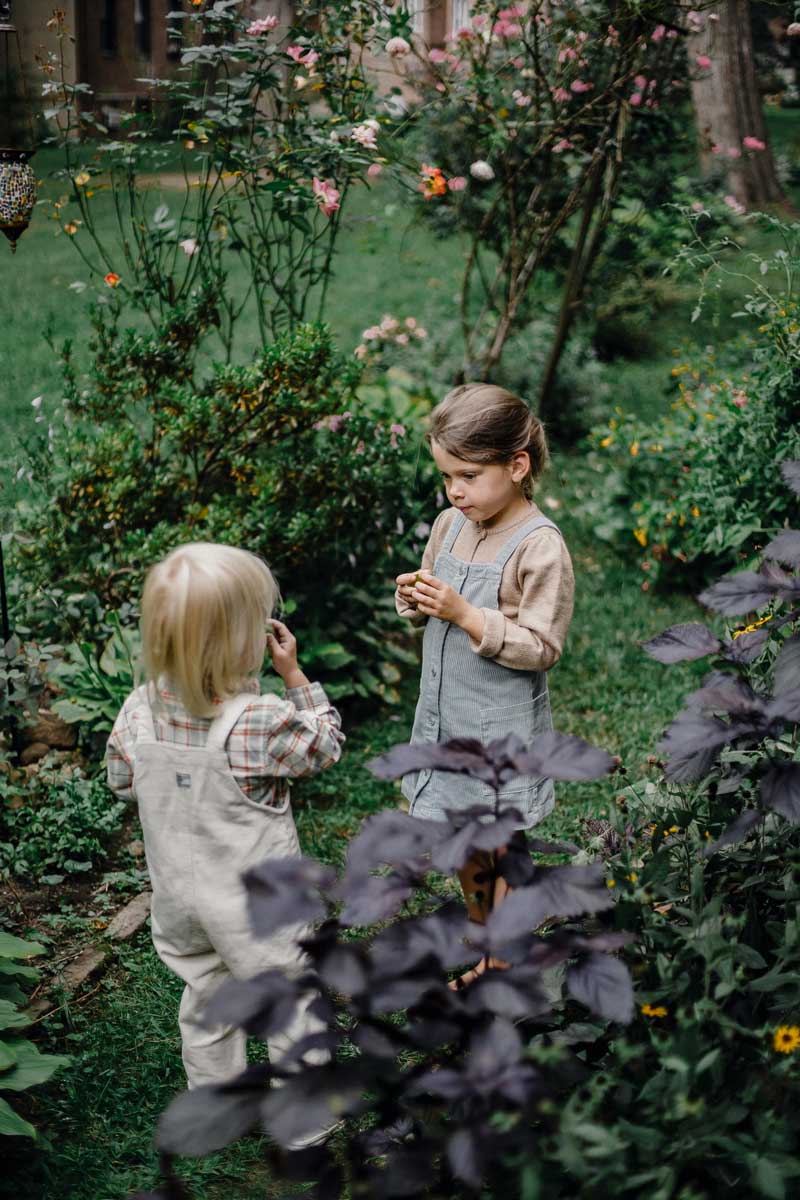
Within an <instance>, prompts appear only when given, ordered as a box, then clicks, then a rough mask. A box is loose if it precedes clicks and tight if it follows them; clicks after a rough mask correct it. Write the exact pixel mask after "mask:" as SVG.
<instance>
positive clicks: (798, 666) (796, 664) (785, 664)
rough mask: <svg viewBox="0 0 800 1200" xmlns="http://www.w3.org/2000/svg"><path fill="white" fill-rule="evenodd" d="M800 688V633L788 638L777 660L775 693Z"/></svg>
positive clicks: (779, 693)
mask: <svg viewBox="0 0 800 1200" xmlns="http://www.w3.org/2000/svg"><path fill="white" fill-rule="evenodd" d="M796 688H800V635H798V634H796V633H795V634H793V635H792V637H790V638H787V640H786V641H785V642H784V643H783V645H782V646H781V648H780V650H779V651H778V657H777V658H776V660H775V695H776V696H781V695H783V694H784V693H785V692H791V691H794V690H795V689H796Z"/></svg>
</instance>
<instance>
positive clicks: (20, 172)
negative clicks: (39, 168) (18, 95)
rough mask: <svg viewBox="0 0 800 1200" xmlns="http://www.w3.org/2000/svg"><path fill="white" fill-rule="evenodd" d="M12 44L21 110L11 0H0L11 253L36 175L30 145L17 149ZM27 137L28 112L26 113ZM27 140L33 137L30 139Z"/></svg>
mask: <svg viewBox="0 0 800 1200" xmlns="http://www.w3.org/2000/svg"><path fill="white" fill-rule="evenodd" d="M12 45H13V46H14V47H15V48H16V56H15V57H16V60H17V65H18V69H19V78H20V88H21V92H22V103H23V107H24V108H27V106H28V105H27V100H28V97H27V89H26V87H25V70H24V67H23V63H22V51H21V50H20V44H19V34H18V32H17V27H16V25H15V24H14V21H13V16H12V12H11V0H0V71H2V80H0V83H2V87H3V99H2V101H0V121H2V124H1V125H0V231H2V232H3V233H4V234H5V235H6V237H7V238H8V240H9V242H10V243H11V252H12V253H14V252H15V251H16V249H17V238H18V237H19V236H20V234H22V233H24V232H25V230H26V229H27V228H28V223H29V221H30V219H31V213H32V212H33V206H34V204H35V203H36V176H35V175H34V173H33V168H32V167H31V165H30V163H29V162H28V160H29V159H30V158H31V157H32V156H33V153H34V151H33V146H32V145H30V144H29V145H28V146H20V145H19V144H18V143H19V137H18V131H17V130H15V129H14V112H15V109H16V107H17V105H16V104H15V99H14V96H13V80H12V74H13V71H14V69H15V68H14V67H13V66H12V58H13V57H14V55H13V53H12ZM26 116H27V121H26V124H27V126H28V131H29V135H30V130H31V122H30V112H28V113H27V114H26ZM29 140H30V141H32V138H30V136H29Z"/></svg>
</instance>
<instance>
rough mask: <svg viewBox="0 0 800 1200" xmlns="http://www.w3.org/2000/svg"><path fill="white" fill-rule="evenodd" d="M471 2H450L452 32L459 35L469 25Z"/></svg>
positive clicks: (467, 0) (463, 0)
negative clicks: (460, 30)
mask: <svg viewBox="0 0 800 1200" xmlns="http://www.w3.org/2000/svg"><path fill="white" fill-rule="evenodd" d="M471 7H472V5H471V4H470V0H450V13H451V17H450V32H451V34H453V33H458V31H459V29H464V28H465V27H466V26H467V25H469V12H470V8H471Z"/></svg>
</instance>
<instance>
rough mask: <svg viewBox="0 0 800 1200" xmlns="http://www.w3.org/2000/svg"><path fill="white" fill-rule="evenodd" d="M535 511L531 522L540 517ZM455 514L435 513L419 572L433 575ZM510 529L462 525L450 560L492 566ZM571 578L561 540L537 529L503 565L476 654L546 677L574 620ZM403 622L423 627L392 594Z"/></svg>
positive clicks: (410, 607) (569, 562) (409, 608)
mask: <svg viewBox="0 0 800 1200" xmlns="http://www.w3.org/2000/svg"><path fill="white" fill-rule="evenodd" d="M539 515H540V510H539V509H538V508H537V507H536V505H535V504H534V505H532V506H531V516H532V517H533V516H539ZM457 516H458V509H455V508H447V509H445V510H444V512H441V513H439V516H438V517H437V518H436V520H435V521H434V524H433V528H432V529H431V533H430V537H429V538H428V544H427V546H426V547H425V552H424V554H423V556H422V568H423V569H424V570H428V571H433V564H434V562H435V561H436V556H437V554H438V553H439V551H440V550H441V548H442V546H443V545H444V542H445V539H446V537H447V533H448V530H449V529H450V526H451V524H452V522H453V521H454V520H455V518H456V517H457ZM513 533H514V530H513V529H506V530H505V531H503V530H498V531H497V532H496V533H493V532H492V530H491V529H483V528H482V526H481V525H480V524H476V523H475V522H474V521H466V522H465V524H464V527H463V529H462V530H461V532H460V533H459V535H458V537H457V538H456V541H455V545H454V546H453V554H454V555H455V557H456V558H460V559H462V560H464V561H465V562H476V563H486V562H492V561H493V559H494V558H495V557H496V555H497V552H498V551H499V550H500V548H501V546H502V545H503V543H504V542H505V541H506V540H507V539H508V538H509V537H512V536H513ZM574 590H575V577H574V575H573V571H572V560H571V559H570V556H569V551H568V550H567V547H566V545H565V544H564V539H563V538H562V537H561V535H560V534H558V533H556V531H555V530H554V529H547V528H545V529H536V530H534V532H533V533H531V534H530V536H529V537H527V538H525V540H524V541H523V542H521V543H520V545H519V546H518V548H517V549H516V550H515V551H514V553H513V554H512V556H511V558H510V559H509V560H508V562H507V563H506V566H505V568H504V570H503V576H502V579H501V580H500V597H499V603H500V607H499V609H495V608H483V609H481V612H482V613H483V614H484V623H483V637H482V638H481V640H480V642H476V641H475V640H474V638H470V639H469V644H470V647H471V649H472V650H474V652H475V653H476V654H480V655H481V656H482V657H484V658H493V659H494V660H495V661H496V662H498V663H500V664H501V666H504V667H512V668H514V669H515V670H518V671H548V670H549V669H550V667H552V666H553V665H554V664H555V663H557V662H558V660H559V658H560V657H561V651H562V649H563V648H564V640H565V638H566V635H567V630H568V629H569V623H570V621H571V620H572V606H573V594H574ZM395 606H396V608H397V611H398V613H399V614H400V616H401V617H408V619H409V620H410V621H411V622H412V623H413V624H414V625H424V623H425V621H426V620H427V617H424V616H422V615H421V614H419V613H417V611H416V608H415V606H414V605H412V604H409V603H407V602H406V601H405V600H402V599H401V598H400V595H399V592H395Z"/></svg>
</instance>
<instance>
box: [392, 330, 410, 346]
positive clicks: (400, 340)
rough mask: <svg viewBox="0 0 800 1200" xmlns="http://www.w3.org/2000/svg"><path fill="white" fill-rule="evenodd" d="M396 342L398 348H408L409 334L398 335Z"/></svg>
mask: <svg viewBox="0 0 800 1200" xmlns="http://www.w3.org/2000/svg"><path fill="white" fill-rule="evenodd" d="M394 340H395V341H396V342H397V344H398V346H407V345H408V334H407V333H398V335H397V337H396V338H395V339H394Z"/></svg>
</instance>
